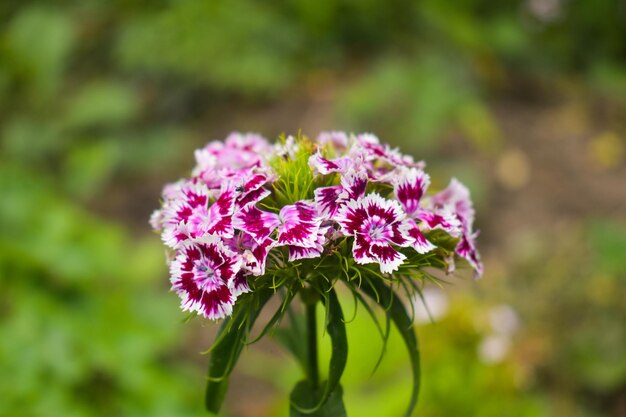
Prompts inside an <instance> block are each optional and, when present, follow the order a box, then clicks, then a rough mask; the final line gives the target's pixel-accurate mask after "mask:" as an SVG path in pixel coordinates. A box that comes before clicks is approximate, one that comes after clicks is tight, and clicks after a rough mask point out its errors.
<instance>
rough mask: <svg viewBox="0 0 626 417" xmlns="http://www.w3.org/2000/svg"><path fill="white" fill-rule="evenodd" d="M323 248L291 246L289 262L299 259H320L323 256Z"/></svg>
mask: <svg viewBox="0 0 626 417" xmlns="http://www.w3.org/2000/svg"><path fill="white" fill-rule="evenodd" d="M322 251H323V248H320V247H314V248H303V247H301V246H289V262H293V261H296V260H298V259H313V258H318V257H319V256H320V255H321V254H322Z"/></svg>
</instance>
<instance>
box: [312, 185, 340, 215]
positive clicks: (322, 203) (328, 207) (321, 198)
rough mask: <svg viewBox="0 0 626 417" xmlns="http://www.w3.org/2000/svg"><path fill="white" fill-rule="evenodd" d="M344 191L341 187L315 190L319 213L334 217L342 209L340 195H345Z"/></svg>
mask: <svg viewBox="0 0 626 417" xmlns="http://www.w3.org/2000/svg"><path fill="white" fill-rule="evenodd" d="M344 192H345V191H344V189H343V187H342V186H340V185H333V186H330V187H320V188H318V189H316V190H315V204H316V205H317V207H318V211H319V212H320V213H321V214H322V215H324V216H326V217H333V216H334V215H335V214H336V213H337V210H338V209H339V207H340V204H341V200H340V198H339V197H340V195H342V194H343V193H344Z"/></svg>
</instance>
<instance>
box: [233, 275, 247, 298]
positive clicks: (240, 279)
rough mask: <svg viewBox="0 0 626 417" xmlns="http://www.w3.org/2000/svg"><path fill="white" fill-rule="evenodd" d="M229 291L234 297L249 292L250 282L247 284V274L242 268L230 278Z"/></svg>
mask: <svg viewBox="0 0 626 417" xmlns="http://www.w3.org/2000/svg"><path fill="white" fill-rule="evenodd" d="M231 291H232V293H233V295H234V296H235V297H239V296H240V295H241V294H244V293H247V292H250V291H251V289H250V284H248V274H247V273H246V272H244V271H243V270H241V271H239V272H238V273H237V275H235V278H234V279H233V280H232V284H231Z"/></svg>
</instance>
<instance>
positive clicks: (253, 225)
mask: <svg viewBox="0 0 626 417" xmlns="http://www.w3.org/2000/svg"><path fill="white" fill-rule="evenodd" d="M279 224H280V220H279V218H278V215H276V214H274V213H269V212H267V211H261V210H259V209H258V208H256V207H255V206H253V205H247V206H246V207H243V208H241V210H239V211H238V212H236V213H235V214H234V215H233V227H235V229H239V230H242V231H244V232H246V233H248V234H249V235H250V236H252V237H253V238H254V240H256V241H257V242H258V243H262V242H264V241H265V239H267V238H268V237H269V236H270V235H271V234H272V232H273V231H274V229H275V228H276V227H277V226H278V225H279Z"/></svg>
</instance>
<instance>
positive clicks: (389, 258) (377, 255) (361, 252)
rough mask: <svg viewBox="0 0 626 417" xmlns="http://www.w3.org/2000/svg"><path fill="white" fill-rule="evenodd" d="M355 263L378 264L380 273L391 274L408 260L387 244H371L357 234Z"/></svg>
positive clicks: (353, 249)
mask: <svg viewBox="0 0 626 417" xmlns="http://www.w3.org/2000/svg"><path fill="white" fill-rule="evenodd" d="M352 255H353V256H354V261H355V262H356V263H358V264H368V263H378V264H380V272H383V273H391V272H393V271H395V270H397V269H398V267H399V266H400V265H402V263H403V262H404V260H405V259H406V256H404V255H403V254H401V253H400V252H398V251H397V250H395V249H394V248H393V247H392V246H391V245H390V244H388V243H385V242H371V241H368V239H367V238H366V237H365V236H363V235H361V234H357V235H356V237H355V239H354V246H353V247H352Z"/></svg>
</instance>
